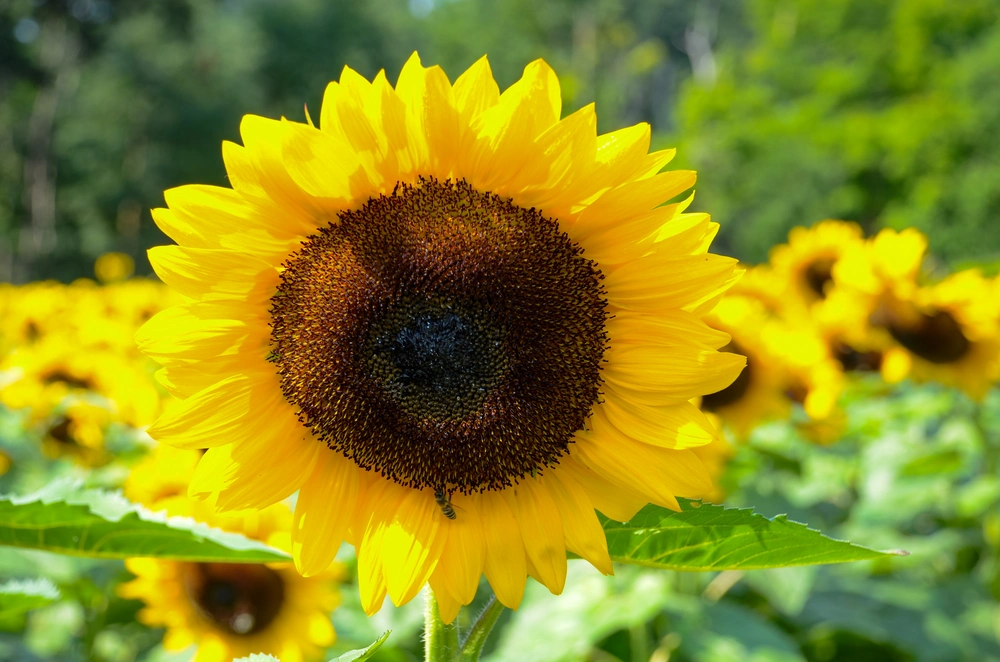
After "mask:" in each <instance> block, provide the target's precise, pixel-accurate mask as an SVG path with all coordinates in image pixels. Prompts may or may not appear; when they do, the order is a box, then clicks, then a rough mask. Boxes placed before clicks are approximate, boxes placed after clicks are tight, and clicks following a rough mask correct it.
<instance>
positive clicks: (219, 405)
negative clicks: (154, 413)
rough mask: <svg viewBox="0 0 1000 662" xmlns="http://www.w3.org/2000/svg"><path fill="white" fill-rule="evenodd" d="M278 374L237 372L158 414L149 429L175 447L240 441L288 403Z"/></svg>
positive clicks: (264, 423)
mask: <svg viewBox="0 0 1000 662" xmlns="http://www.w3.org/2000/svg"><path fill="white" fill-rule="evenodd" d="M277 382H278V377H277V375H259V374H254V375H251V374H236V375H232V376H230V377H227V378H226V379H223V380H222V381H220V382H218V383H217V384H213V385H212V386H210V387H208V388H206V389H204V390H202V391H199V392H198V393H196V394H195V395H192V396H191V397H190V398H188V399H187V400H184V401H183V402H181V403H180V404H179V405H177V406H176V407H174V408H172V409H171V410H170V411H169V412H168V413H166V414H164V415H163V416H161V417H160V418H159V419H158V420H157V421H156V423H154V424H153V425H152V426H151V427H150V428H149V430H148V432H149V435H150V436H151V437H153V438H154V439H156V440H158V441H161V442H163V443H166V444H170V445H171V446H177V447H178V448H188V449H193V448H213V447H215V446H222V445H223V444H230V443H236V442H243V441H246V440H247V439H249V438H250V437H253V436H254V435H256V434H257V432H258V430H260V429H262V428H263V427H266V426H267V425H268V424H269V421H270V420H271V418H272V417H273V415H274V413H275V411H276V410H280V409H281V408H283V407H287V406H288V405H287V403H286V402H285V400H284V397H283V396H282V395H281V389H280V388H279V386H278V383H277Z"/></svg>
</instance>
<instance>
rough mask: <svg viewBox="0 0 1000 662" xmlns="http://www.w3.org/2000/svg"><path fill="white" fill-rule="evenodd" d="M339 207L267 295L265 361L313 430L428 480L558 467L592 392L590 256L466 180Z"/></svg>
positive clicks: (528, 212) (595, 352)
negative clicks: (269, 298) (268, 334)
mask: <svg viewBox="0 0 1000 662" xmlns="http://www.w3.org/2000/svg"><path fill="white" fill-rule="evenodd" d="M339 216H340V218H339V222H338V223H334V224H331V225H329V226H327V227H324V228H322V229H321V230H320V232H319V233H317V234H315V235H312V236H311V237H309V238H308V240H307V241H306V242H305V243H304V244H303V246H302V248H301V249H300V250H299V251H298V252H297V253H295V254H294V255H293V256H292V257H291V259H290V260H288V261H287V262H286V263H285V271H284V273H283V274H282V278H281V284H280V285H279V287H278V291H277V293H276V294H275V296H274V298H273V299H272V309H271V316H272V323H271V327H272V333H271V341H272V352H273V353H272V360H273V361H274V362H275V363H276V364H277V365H278V368H279V374H280V377H281V386H282V390H283V392H284V395H285V397H286V399H287V400H288V401H289V402H291V403H292V404H294V405H296V406H297V407H298V408H299V409H300V418H301V420H302V422H303V424H305V425H307V426H308V427H310V428H312V430H313V433H314V434H315V435H316V436H318V437H319V438H320V439H321V440H323V441H324V442H326V444H327V445H328V446H330V448H333V449H335V450H338V451H340V452H342V453H343V454H344V455H346V456H347V457H348V458H350V459H352V460H354V461H355V462H356V463H357V464H358V465H359V466H361V467H363V468H366V469H372V470H375V471H378V472H379V473H381V474H382V475H383V476H385V477H387V478H390V479H391V480H394V481H396V482H398V483H400V484H402V485H406V486H409V487H414V488H418V489H419V488H425V487H430V488H434V489H443V490H448V491H450V490H459V491H462V492H467V493H468V492H473V491H481V490H484V489H501V488H503V487H505V486H509V485H512V484H514V483H516V482H517V481H518V479H519V478H521V477H523V476H526V475H529V474H533V473H536V472H537V471H540V470H542V469H543V468H544V467H545V466H550V465H552V464H554V463H556V462H557V461H558V458H559V457H560V455H562V454H563V453H564V452H565V451H566V449H567V446H568V444H569V442H570V439H571V438H572V436H573V435H574V433H575V432H576V431H577V430H580V429H581V428H582V427H583V425H584V421H585V419H586V418H587V416H588V415H589V414H590V410H591V408H592V406H593V405H594V403H595V402H596V401H597V399H598V396H599V387H600V366H601V360H602V357H603V355H604V350H605V346H606V344H607V335H606V333H605V317H606V314H605V306H606V304H605V300H604V293H603V289H602V286H601V273H600V271H598V269H597V267H596V265H595V264H594V263H593V262H591V261H590V260H587V259H586V258H584V257H583V255H582V250H581V249H580V247H579V246H577V245H576V244H574V243H573V242H572V241H571V240H570V239H569V237H568V236H567V235H566V234H565V233H564V232H561V231H560V229H559V226H558V224H557V223H556V222H555V221H553V220H551V219H548V218H546V217H544V216H543V215H542V214H541V213H540V212H538V211H536V210H534V209H523V208H521V207H518V206H516V205H514V204H513V203H511V202H510V201H509V200H506V199H503V198H501V197H499V196H497V195H494V194H491V193H483V192H479V191H476V190H474V189H473V188H472V187H471V186H469V185H468V184H467V183H465V182H464V181H458V182H451V181H448V182H439V181H437V180H433V179H422V180H420V182H419V183H418V184H417V185H415V186H409V185H399V186H397V187H396V190H394V191H393V193H392V195H388V196H385V195H383V196H380V197H378V198H373V199H371V200H369V201H368V202H367V203H365V204H364V205H363V206H362V207H361V208H359V209H356V210H353V211H347V212H343V213H341V214H340V215H339Z"/></svg>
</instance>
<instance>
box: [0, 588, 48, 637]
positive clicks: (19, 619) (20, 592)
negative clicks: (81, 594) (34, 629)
mask: <svg viewBox="0 0 1000 662" xmlns="http://www.w3.org/2000/svg"><path fill="white" fill-rule="evenodd" d="M60 597H61V595H60V593H59V589H57V588H56V587H55V585H54V584H52V582H50V581H49V580H47V579H13V580H10V581H7V582H4V583H3V584H0V630H15V629H18V628H20V627H21V626H22V625H23V624H24V615H25V614H26V613H28V612H29V611H31V610H32V609H38V608H39V607H44V606H45V605H48V604H52V603H53V602H55V601H56V600H58V599H59V598H60Z"/></svg>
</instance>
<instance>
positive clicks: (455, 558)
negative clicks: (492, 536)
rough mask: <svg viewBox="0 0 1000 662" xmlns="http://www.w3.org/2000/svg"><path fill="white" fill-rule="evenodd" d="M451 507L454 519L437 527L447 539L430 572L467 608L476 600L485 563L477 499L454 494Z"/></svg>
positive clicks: (475, 496)
mask: <svg viewBox="0 0 1000 662" xmlns="http://www.w3.org/2000/svg"><path fill="white" fill-rule="evenodd" d="M452 507H453V508H454V509H455V512H456V517H455V519H453V520H446V521H444V522H442V523H441V528H442V534H444V535H446V536H447V538H446V540H445V543H444V548H443V549H442V550H441V560H440V561H439V562H438V565H437V568H436V569H435V570H434V572H435V574H437V575H438V576H440V577H441V580H440V581H441V583H442V585H443V586H444V587H445V589H446V590H447V591H448V592H449V593H450V594H451V595H452V596H454V597H455V599H456V600H458V601H459V602H461V603H462V604H469V603H470V602H472V599H473V598H475V597H476V589H478V588H479V578H480V577H481V576H482V574H483V564H484V563H485V559H486V548H485V544H484V541H483V522H482V517H481V514H480V509H481V506H480V505H479V496H478V495H471V496H467V495H464V494H455V495H453V496H452Z"/></svg>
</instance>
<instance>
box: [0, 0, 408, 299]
mask: <svg viewBox="0 0 1000 662" xmlns="http://www.w3.org/2000/svg"><path fill="white" fill-rule="evenodd" d="M401 12H406V5H405V3H402V2H397V1H393V0H384V2H382V3H379V2H375V3H355V2H350V1H349V0H343V1H340V2H322V1H319V0H292V1H289V2H274V1H265V0H245V1H228V0H211V1H207V0H206V1H203V0H160V1H154V0H143V1H132V2H109V1H107V0H41V1H39V0H21V1H17V0H15V1H13V2H6V3H0V34H3V38H2V39H0V58H2V59H0V280H12V281H18V282H20V281H26V280H32V279H37V278H46V277H48V278H58V279H62V280H71V279H73V278H76V277H80V276H92V266H93V262H94V259H95V257H97V256H98V255H100V254H101V253H103V252H106V251H109V250H120V251H124V252H126V253H129V254H130V255H132V256H133V257H134V258H136V260H137V262H138V263H139V264H140V268H139V271H140V273H142V272H147V273H148V271H149V267H148V263H146V261H145V255H144V251H145V249H146V248H147V247H148V246H151V245H154V244H158V243H164V242H165V238H164V237H163V235H162V234H160V232H159V230H157V229H156V227H155V226H154V225H153V223H152V219H151V217H150V214H149V208H150V207H154V206H159V205H161V204H162V199H163V198H162V191H163V190H164V189H166V188H170V187H172V186H177V185H180V184H184V183H190V182H201V183H210V184H220V185H223V184H225V169H224V167H223V164H222V158H221V149H220V144H221V142H222V141H223V140H226V139H228V140H239V122H240V118H241V117H242V116H243V115H244V114H245V113H260V114H266V115H269V116H280V115H288V116H291V117H295V118H301V117H302V115H303V110H302V105H303V103H304V102H306V101H309V102H310V105H312V104H313V103H315V104H316V105H318V103H319V100H320V98H321V95H322V92H323V87H324V85H325V83H326V81H328V80H330V79H333V78H336V77H337V76H338V75H339V72H340V69H341V67H342V66H343V64H344V63H345V62H347V61H350V62H351V63H352V65H354V66H356V67H357V68H359V69H360V70H361V71H362V73H365V74H366V75H369V76H370V75H372V74H374V73H375V72H376V71H377V70H378V68H379V67H383V66H384V67H395V70H397V71H398V68H399V66H400V65H401V64H402V62H403V61H404V59H405V57H406V55H408V54H409V53H408V51H407V50H406V48H405V44H406V42H407V41H408V40H407V39H405V38H399V36H398V35H397V32H396V31H397V30H406V29H407V26H406V24H405V23H403V22H400V21H399V20H398V19H397V18H394V19H393V20H394V21H395V24H394V25H393V26H390V25H389V24H390V23H391V22H392V21H390V20H387V18H386V17H395V16H398V15H399V14H400V13H401ZM11 36H12V37H13V39H11V38H10V37H11Z"/></svg>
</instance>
